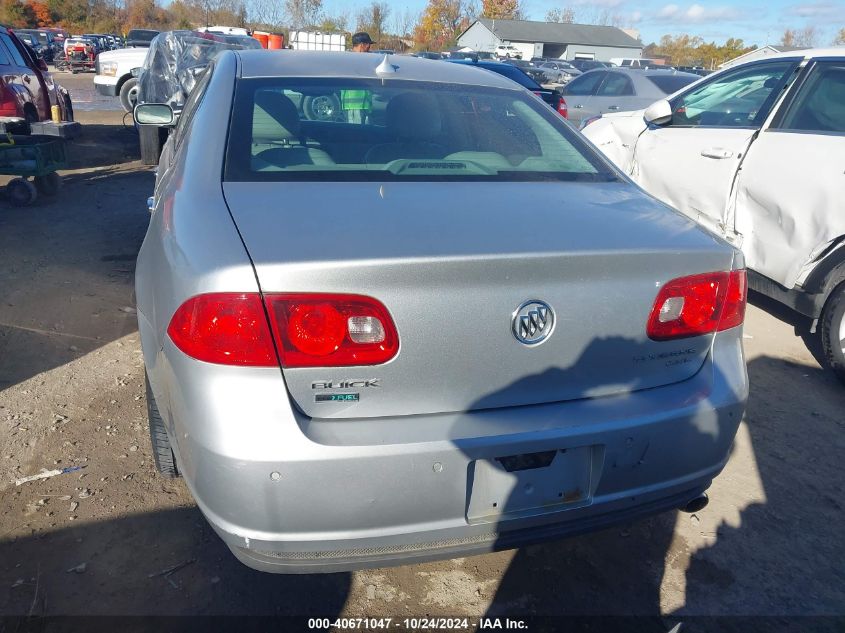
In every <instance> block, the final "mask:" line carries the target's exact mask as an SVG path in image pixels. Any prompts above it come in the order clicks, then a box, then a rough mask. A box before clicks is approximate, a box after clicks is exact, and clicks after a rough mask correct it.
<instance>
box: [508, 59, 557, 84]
mask: <svg viewBox="0 0 845 633" xmlns="http://www.w3.org/2000/svg"><path fill="white" fill-rule="evenodd" d="M503 63H505V64H509V65H511V66H516V67H517V68H519V69H520V70H521V71H522V72H524V73H525V74H526V75H528V76H529V77H531V79H533V80H534V81H536V82H537V83H538V84H541V83H545V82H546V73H544V72H543V71H542V69H541V68H540V67H539V66H538V65H537V64H534V63H532V62H529V61H527V60H523V59H506V60H504V61H503Z"/></svg>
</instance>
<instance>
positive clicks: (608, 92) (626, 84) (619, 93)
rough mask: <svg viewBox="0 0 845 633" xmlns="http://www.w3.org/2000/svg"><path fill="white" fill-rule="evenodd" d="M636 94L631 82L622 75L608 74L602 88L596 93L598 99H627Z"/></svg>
mask: <svg viewBox="0 0 845 633" xmlns="http://www.w3.org/2000/svg"><path fill="white" fill-rule="evenodd" d="M633 94H634V85H633V84H632V83H631V80H630V79H628V77H626V76H625V75H622V74H620V73H607V77H606V78H605V80H604V82H602V85H601V87H600V88H599V89H598V92H596V96H597V97H625V96H630V95H633Z"/></svg>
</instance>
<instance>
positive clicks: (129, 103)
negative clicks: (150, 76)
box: [94, 47, 149, 112]
mask: <svg viewBox="0 0 845 633" xmlns="http://www.w3.org/2000/svg"><path fill="white" fill-rule="evenodd" d="M147 51H149V48H141V47H137V48H121V49H119V50H115V51H106V52H105V53H100V55H98V56H97V61H96V64H95V66H94V70H95V73H96V74H95V75H94V89H95V90H96V91H97V92H98V93H100V94H101V95H106V96H109V97H119V98H120V105H122V106H123V109H124V110H126V111H127V112H131V111H132V109H133V108H134V107H135V103H136V102H137V100H138V78H137V77H135V76H133V75H132V71H133V70H134V69H138V68H141V67H142V66H143V65H144V59H145V58H146V56H147Z"/></svg>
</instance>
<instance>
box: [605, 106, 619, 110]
mask: <svg viewBox="0 0 845 633" xmlns="http://www.w3.org/2000/svg"><path fill="white" fill-rule="evenodd" d="M607 109H608V110H618V109H619V106H607Z"/></svg>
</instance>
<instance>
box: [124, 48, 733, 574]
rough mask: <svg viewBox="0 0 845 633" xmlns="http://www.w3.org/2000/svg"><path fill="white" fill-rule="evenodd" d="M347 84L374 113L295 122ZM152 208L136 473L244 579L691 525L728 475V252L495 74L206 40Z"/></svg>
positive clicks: (153, 114) (150, 113)
mask: <svg viewBox="0 0 845 633" xmlns="http://www.w3.org/2000/svg"><path fill="white" fill-rule="evenodd" d="M344 91H351V92H354V93H356V94H355V98H356V101H357V102H360V101H361V100H362V99H366V95H369V99H367V100H368V101H370V102H371V103H372V109H373V111H374V113H375V114H377V116H376V115H375V114H374V116H373V117H372V119H363V118H362V119H360V121H359V122H355V123H349V122H348V121H343V120H336V121H313V120H310V119H308V118H306V117H305V116H304V113H303V111H302V109H301V106H300V105H299V104H301V103H302V101H303V100H304V98H305V97H307V96H311V97H316V96H321V95H325V94H330V93H336V92H344ZM376 110H377V112H376ZM135 114H136V117H137V120H138V121H139V122H141V123H142V124H143V123H145V122H147V121H152V122H155V123H156V124H162V123H163V122H165V121H166V122H167V124H168V125H173V121H174V117H173V112H172V110H171V108H170V106H169V105H167V104H140V105H138V106H137V107H136V110H135ZM197 131H201V133H197ZM526 200H530V202H531V205H530V213H520V212H518V211H516V210H518V209H524V208H525V203H526ZM150 206H151V211H152V216H151V220H150V225H149V229H148V231H147V235H146V237H145V239H144V242H143V245H142V246H141V249H140V252H139V254H138V260H137V266H136V278H135V288H136V295H137V308H138V327H139V332H140V338H141V345H142V349H143V357H144V362H145V365H146V373H147V377H148V384H149V388H148V391H147V394H148V395H147V406H148V415H149V422H150V430H151V438H152V442H153V448H154V456H155V459H156V463H157V465H158V467H159V470H160V472H161V473H162V474H163V475H165V476H175V475H177V474H179V473H181V474H182V475H184V477H185V480H186V483H187V485H188V489H189V490H190V491H191V493H192V494H193V495H194V497H195V499H196V501H197V505H198V507H199V509H200V510H201V511H202V512H203V514H204V515H205V517H206V518H207V520H208V521H209V523H210V524H211V525H212V527H213V528H214V529H215V531H216V532H217V534H218V535H219V536H220V537H221V538H222V539H223V541H224V542H225V543H226V544H227V545H228V546H229V548H230V549H231V550H232V552H233V553H234V555H235V556H237V557H238V558H239V559H240V560H241V561H242V562H244V563H245V564H247V565H249V566H250V567H253V568H256V569H260V570H264V571H271V572H292V571H296V572H327V571H341V570H348V569H352V568H357V567H361V566H384V565H391V564H400V563H407V562H411V561H419V560H426V559H431V558H447V557H454V556H461V555H464V554H473V553H480V552H486V551H490V550H493V549H503V548H511V547H516V546H518V545H520V544H522V543H525V542H531V541H537V540H548V539H552V538H559V537H561V536H564V535H567V534H572V533H577V532H582V531H584V530H593V529H598V528H600V527H603V526H607V525H610V524H613V523H616V522H619V521H629V520H632V519H634V518H636V517H639V516H643V515H646V514H652V513H656V512H660V511H663V510H670V509H675V508H678V507H690V506H689V504H690V502H691V501H692V502H694V504H695V507H699V508H700V507H701V504H702V503H703V500H702V497H701V495H702V492H703V491H704V490H705V489H706V488H707V487H708V486H709V485H710V483H711V480H712V479H713V478H714V477H715V476H716V475H717V474H718V473H719V472H720V470H721V469H722V467H723V466H724V464H725V462H726V461H727V459H728V455H729V452H730V448H731V443H732V441H733V438H734V434H735V432H736V430H737V426H738V424H739V421H740V419H741V418H742V414H743V409H744V405H745V401H746V395H747V390H748V383H747V377H746V369H745V363H744V361H743V354H742V327H741V326H742V321H743V313H744V305H745V304H744V272H743V270H742V258H741V256H740V254H739V253H738V252H737V251H736V250H735V249H734V248H732V247H730V246H729V245H728V244H727V243H726V242H724V241H723V240H721V239H719V238H717V237H715V236H713V235H711V234H709V233H708V232H706V231H702V230H700V228H699V227H697V226H696V225H695V223H694V222H692V221H691V220H689V219H687V218H685V217H683V216H682V215H681V214H678V213H676V212H675V211H673V210H671V209H669V208H668V207H666V206H664V205H663V204H661V203H659V202H657V201H656V200H654V199H653V198H652V197H650V196H648V195H647V194H645V193H644V192H643V191H642V190H640V189H639V188H638V187H636V186H634V185H632V184H631V183H630V182H629V181H628V180H627V179H626V178H624V177H623V176H622V174H621V173H619V172H617V170H616V169H615V168H613V167H612V166H611V165H610V163H608V162H606V161H605V160H604V159H602V158H600V155H599V154H598V152H596V151H595V150H594V148H592V146H590V145H588V144H587V143H585V142H583V140H582V137H581V135H579V134H578V133H577V132H576V131H575V130H573V129H572V127H571V126H570V125H568V124H566V123H565V122H563V121H561V119H560V118H559V117H558V116H557V115H555V114H554V113H553V112H551V111H549V110H548V108H546V107H545V106H544V105H542V104H541V103H539V102H538V101H537V99H535V98H533V97H532V96H531V95H529V94H527V93H526V92H525V91H524V90H522V89H521V88H520V87H519V86H517V85H515V84H514V83H513V82H511V81H509V80H507V79H506V78H504V77H501V76H498V75H496V74H495V73H489V72H488V73H485V72H480V71H479V70H477V69H474V68H473V67H472V66H470V65H469V64H467V63H460V62H459V63H454V64H448V63H442V62H434V61H431V60H425V59H415V58H413V57H407V58H404V59H403V60H402V63H401V65H399V68H398V69H397V68H394V67H393V66H389V65H387V64H384V63H383V59H382V58H381V57H380V56H378V55H368V54H364V53H362V54H357V55H350V54H347V53H339V52H338V53H331V52H312V51H297V52H296V53H292V54H291V55H290V56H286V55H271V54H268V53H266V52H264V51H226V52H223V53H222V54H221V55H220V56H219V57H218V58H217V59H216V60H215V62H214V63H213V64H212V65H211V67H210V69H209V71H208V72H207V73H205V74H204V75H203V77H202V80H201V83H200V84H199V85H198V86H197V88H196V89H195V90H194V92H193V93H192V94H191V96H190V98H189V100H188V102H187V103H186V104H185V107H184V109H183V110H182V115H181V117H180V118H179V120H178V123H177V125H176V128H175V131H174V133H173V134H172V135H171V137H170V139H169V140H168V142H167V145H166V147H165V149H164V152H163V153H162V157H161V164H160V165H159V169H158V173H157V176H156V188H155V195H154V197H153V199H152V201H151V203H150ZM302 209H307V213H300V212H298V210H302ZM608 226H612V227H613V230H608ZM456 309H457V310H458V311H457V312H455V310H456ZM558 320H559V321H560V324H559V325H557V321H558ZM280 509H283V511H280ZM660 562H661V564H662V561H660Z"/></svg>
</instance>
